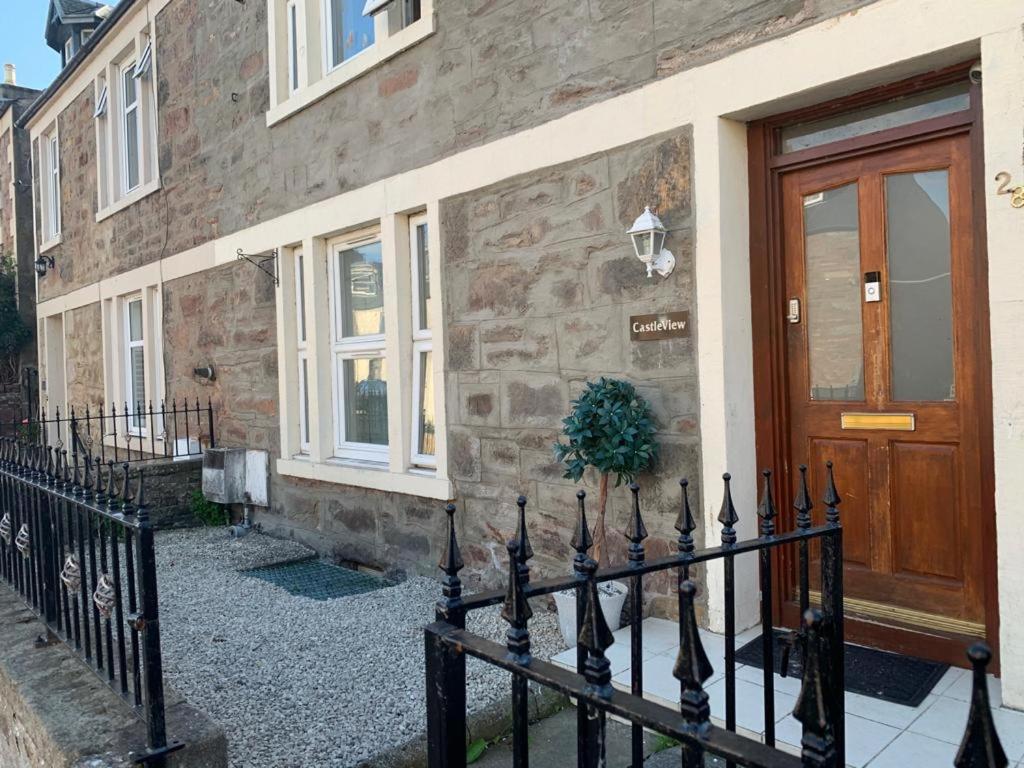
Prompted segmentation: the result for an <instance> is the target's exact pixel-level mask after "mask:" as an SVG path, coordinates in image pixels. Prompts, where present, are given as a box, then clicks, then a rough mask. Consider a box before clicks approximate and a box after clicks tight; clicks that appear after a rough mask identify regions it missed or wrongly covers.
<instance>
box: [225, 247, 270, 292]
mask: <svg viewBox="0 0 1024 768" xmlns="http://www.w3.org/2000/svg"><path fill="white" fill-rule="evenodd" d="M235 253H236V254H237V258H238V259H239V260H242V259H244V260H245V261H248V262H249V263H250V264H252V265H253V266H254V267H256V269H258V270H260V271H261V272H265V273H266V274H268V275H270V276H271V277H272V278H274V285H281V280H280V279H279V278H278V276H277V248H275V249H274V250H272V251H271V252H270V255H269V256H264V255H263V254H261V253H242V249H241V248H239V249H238V250H237V251H235ZM270 261H272V262H274V269H273V270H269V269H267V268H266V266H264V265H265V264H266V263H267V262H270Z"/></svg>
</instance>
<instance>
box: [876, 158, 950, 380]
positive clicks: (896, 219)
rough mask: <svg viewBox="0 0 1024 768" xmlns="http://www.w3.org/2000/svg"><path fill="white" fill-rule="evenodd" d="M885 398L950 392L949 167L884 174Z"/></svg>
mask: <svg viewBox="0 0 1024 768" xmlns="http://www.w3.org/2000/svg"><path fill="white" fill-rule="evenodd" d="M885 210H886V243H887V245H886V248H887V255H888V260H889V323H890V334H891V335H892V398H893V400H953V399H954V398H955V397H956V390H955V385H954V380H953V284H952V279H951V277H950V271H951V270H950V235H949V172H948V171H946V170H940V171H925V172H921V173H899V174H893V175H891V176H886V178H885Z"/></svg>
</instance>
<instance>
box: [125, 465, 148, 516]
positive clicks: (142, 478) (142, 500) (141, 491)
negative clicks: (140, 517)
mask: <svg viewBox="0 0 1024 768" xmlns="http://www.w3.org/2000/svg"><path fill="white" fill-rule="evenodd" d="M145 506H146V471H145V470H144V469H142V467H139V482H138V485H137V486H136V490H135V499H134V503H132V502H131V500H129V503H128V504H126V505H125V506H124V513H125V514H126V515H130V514H132V512H133V511H135V512H139V511H140V510H142V509H143V508H145Z"/></svg>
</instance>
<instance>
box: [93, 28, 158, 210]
mask: <svg viewBox="0 0 1024 768" xmlns="http://www.w3.org/2000/svg"><path fill="white" fill-rule="evenodd" d="M155 57H156V53H155V44H154V39H153V30H152V27H151V26H147V27H145V28H143V29H142V30H140V32H139V33H138V34H136V35H135V36H134V38H133V40H132V42H131V43H130V44H129V45H128V46H127V47H125V48H123V49H122V50H121V51H120V53H119V54H118V55H116V56H114V57H113V58H112V59H111V60H110V61H108V62H107V63H106V65H105V66H104V67H103V68H102V70H101V71H100V73H99V74H98V75H97V76H96V79H95V82H94V93H95V108H94V110H93V116H94V117H95V122H96V148H97V152H96V158H97V164H98V167H97V173H96V179H97V199H98V205H97V211H96V219H97V221H98V220H100V219H103V218H106V217H107V216H110V215H111V214H113V213H116V212H117V211H119V210H121V209H123V208H125V207H127V206H129V205H131V204H132V203H134V202H135V201H137V200H139V199H141V198H143V197H145V196H146V195H148V194H150V193H152V192H154V191H156V190H157V189H159V186H160V173H159V168H158V159H157V146H156V123H157V95H156V77H155V73H154V69H155V66H156V62H155Z"/></svg>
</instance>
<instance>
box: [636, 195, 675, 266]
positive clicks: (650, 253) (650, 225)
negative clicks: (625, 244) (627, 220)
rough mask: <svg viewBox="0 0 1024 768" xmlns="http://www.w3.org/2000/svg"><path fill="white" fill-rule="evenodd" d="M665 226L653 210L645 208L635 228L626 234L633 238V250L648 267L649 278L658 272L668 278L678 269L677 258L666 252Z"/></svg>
mask: <svg viewBox="0 0 1024 768" xmlns="http://www.w3.org/2000/svg"><path fill="white" fill-rule="evenodd" d="M665 232H666V230H665V225H664V224H662V223H661V219H659V218H658V216H657V214H654V213H652V212H651V209H650V208H649V207H648V208H644V212H643V213H642V214H640V216H639V217H638V218H637V220H636V221H634V222H633V226H632V227H630V228H629V231H628V232H627V233H626V234H627V235H629V236H630V237H631V238H633V250H635V251H636V257H637V258H638V259H640V261H642V262H643V263H644V264H646V265H647V276H648V277H651V276H652V274H653V273H654V272H657V273H658V274H659V275H661V276H662V277H668V276H669V275H671V274H672V270H673V269H675V267H676V257H675V256H673V255H672V252H671V251H667V250H665V248H664V246H665Z"/></svg>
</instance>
